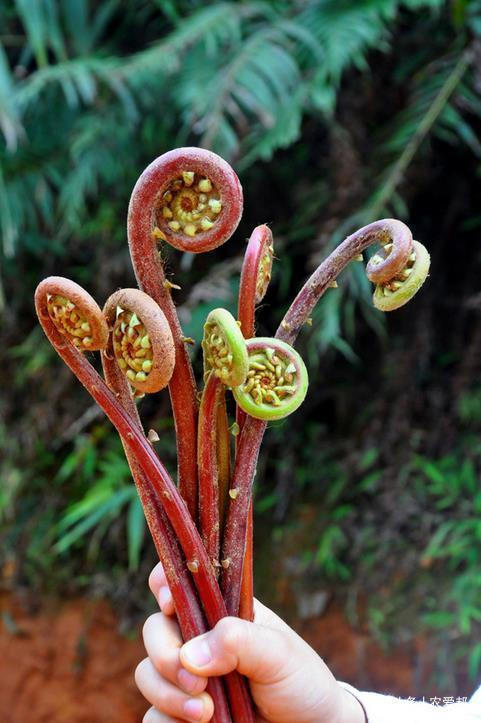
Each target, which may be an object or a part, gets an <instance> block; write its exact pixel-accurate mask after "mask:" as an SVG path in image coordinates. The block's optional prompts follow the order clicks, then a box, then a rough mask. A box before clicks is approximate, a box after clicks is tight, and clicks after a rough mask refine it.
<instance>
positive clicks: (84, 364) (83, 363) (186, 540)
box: [35, 284, 254, 723]
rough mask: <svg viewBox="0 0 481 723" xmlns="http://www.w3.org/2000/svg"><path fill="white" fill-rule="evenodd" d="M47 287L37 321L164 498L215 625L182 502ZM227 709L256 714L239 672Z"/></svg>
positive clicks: (207, 577) (215, 598)
mask: <svg viewBox="0 0 481 723" xmlns="http://www.w3.org/2000/svg"><path fill="white" fill-rule="evenodd" d="M47 293H48V288H45V287H43V285H42V284H40V285H39V286H38V287H37V291H36V293H35V303H36V308H37V315H38V317H39V320H40V323H41V325H42V327H43V329H44V331H45V333H46V335H47V337H48V339H49V341H50V342H51V344H52V345H53V346H54V348H55V350H56V351H57V353H58V354H59V355H60V356H61V357H62V359H63V360H64V362H65V363H66V364H67V366H68V367H69V368H70V369H71V370H72V372H73V373H74V374H75V376H76V377H77V378H78V379H79V381H80V382H81V383H82V384H83V385H84V387H85V388H86V389H87V391H88V392H89V393H90V395H91V396H92V397H93V398H94V399H95V401H96V402H97V404H98V405H99V406H100V407H101V408H102V409H103V411H104V412H105V414H106V415H107V417H108V418H109V419H110V421H111V422H112V424H113V425H114V426H115V428H116V429H117V431H118V432H119V434H120V436H121V438H122V440H123V441H124V442H125V444H126V445H127V447H128V449H129V450H130V452H131V454H132V456H133V457H134V458H135V459H136V461H137V463H138V464H139V467H140V468H141V470H142V473H143V474H144V475H145V476H146V477H147V478H148V479H149V480H151V483H152V485H153V487H154V489H155V491H156V493H157V495H158V496H159V497H160V499H161V500H162V504H163V507H164V510H165V512H166V515H167V517H168V518H169V521H170V523H171V524H172V527H173V529H174V532H175V534H176V535H177V538H178V540H179V542H180V545H181V547H182V550H183V552H184V555H185V556H186V559H187V560H188V565H190V569H192V570H194V569H195V570H196V572H195V574H193V580H194V582H195V585H196V587H197V590H198V593H199V597H200V599H201V602H202V605H203V608H204V612H205V615H206V618H207V622H208V624H209V626H210V627H213V626H214V625H215V624H216V623H217V622H218V621H219V620H220V619H221V618H223V617H225V616H226V614H227V610H226V606H225V603H224V600H223V598H222V595H221V593H220V590H219V586H218V584H217V581H216V579H215V575H214V572H213V569H212V566H211V564H210V562H209V559H208V557H207V553H206V551H205V549H204V546H203V545H202V541H201V539H200V537H199V533H198V532H197V528H196V527H195V524H194V522H193V520H192V518H191V516H190V515H189V513H188V510H187V507H186V504H185V502H184V500H183V499H182V497H181V496H180V494H179V492H178V490H177V488H176V486H175V485H174V483H173V482H172V480H171V479H170V477H169V474H168V472H167V470H166V469H165V467H164V466H163V465H162V463H161V462H160V460H159V459H158V458H157V456H156V455H155V453H154V451H153V450H152V448H151V446H150V444H149V443H148V442H147V440H146V439H145V437H144V435H143V434H142V432H141V431H140V430H139V429H138V428H137V427H136V425H132V420H131V418H130V415H129V414H128V413H127V412H126V411H125V409H124V408H123V407H122V405H121V404H120V403H119V402H118V400H117V397H116V396H115V395H114V394H113V393H112V392H111V390H110V389H109V388H108V387H107V385H106V384H105V381H104V380H103V379H102V377H101V376H100V375H99V374H98V373H97V371H96V370H95V369H94V368H93V367H92V365H91V364H90V363H89V362H88V361H87V359H86V358H85V357H84V356H83V355H82V354H81V353H80V352H79V351H77V350H76V349H75V348H74V347H73V346H72V345H71V344H70V343H68V342H66V341H65V339H64V338H63V337H62V335H61V334H60V333H59V332H58V331H57V329H56V328H55V325H54V324H53V322H52V321H51V319H50V318H49V316H48V313H47V310H46V304H45V297H46V294H47ZM226 685H227V687H228V691H229V700H230V704H231V712H232V716H233V718H234V720H239V721H246V723H251V722H252V723H254V714H253V708H252V703H251V699H250V694H249V691H248V688H247V685H246V683H245V681H244V679H243V678H242V677H241V676H240V675H238V674H237V673H232V674H230V675H229V676H226Z"/></svg>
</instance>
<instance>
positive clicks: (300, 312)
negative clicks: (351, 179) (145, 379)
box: [221, 219, 412, 615]
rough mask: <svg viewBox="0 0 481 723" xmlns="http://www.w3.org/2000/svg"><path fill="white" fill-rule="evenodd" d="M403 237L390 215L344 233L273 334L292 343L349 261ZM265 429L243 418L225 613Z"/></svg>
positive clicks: (235, 597)
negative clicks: (377, 246) (379, 243)
mask: <svg viewBox="0 0 481 723" xmlns="http://www.w3.org/2000/svg"><path fill="white" fill-rule="evenodd" d="M406 238H411V239H412V234H411V231H410V230H409V228H408V227H407V226H406V225H405V224H404V223H402V222H401V221H397V220H395V219H383V220H381V221H375V222H374V223H371V224H369V225H368V226H364V227H363V228H361V229H359V230H358V231H356V232H355V233H353V234H351V236H348V237H347V238H346V239H345V240H344V241H343V242H342V243H341V244H339V246H337V247H336V248H335V249H334V250H333V251H332V252H331V254H330V255H329V256H328V257H327V258H326V259H325V260H324V261H323V262H322V263H321V264H320V265H319V266H318V268H317V269H316V270H315V271H314V272H313V274H312V275H311V276H310V277H309V279H308V280H307V281H306V283H305V284H304V286H303V287H302V289H301V290H300V292H299V293H298V295H297V296H296V298H295V299H294V301H293V302H292V304H291V305H290V307H289V309H288V310H287V312H286V314H285V316H284V318H283V320H282V321H281V323H280V325H279V328H278V329H277V332H276V337H277V338H278V339H281V340H282V341H286V342H287V343H289V344H291V345H293V344H294V343H295V341H296V339H297V336H298V334H299V332H300V330H301V328H302V326H303V325H304V324H305V323H306V322H307V320H308V318H309V317H310V315H311V314H312V310H313V309H314V307H315V305H316V304H317V302H318V301H319V299H320V298H321V297H322V295H323V294H324V292H325V291H326V290H327V289H328V288H329V286H330V285H331V284H332V282H333V281H335V280H336V278H337V277H338V276H339V274H340V273H341V271H343V269H345V268H346V266H347V265H348V264H349V263H350V262H351V261H352V260H353V259H355V258H356V257H357V256H358V255H359V254H361V253H362V252H363V251H364V250H365V249H366V248H367V247H368V246H371V245H372V244H374V243H377V242H386V241H387V240H388V239H391V240H393V241H394V242H395V243H396V242H400V241H402V240H403V239H406ZM266 427H267V424H266V422H264V421H261V420H259V419H254V418H252V417H248V419H247V420H246V422H245V424H244V428H243V430H242V432H241V435H240V440H239V446H238V448H237V455H236V461H235V466H234V472H233V477H232V486H233V487H235V488H236V489H237V490H238V494H237V497H236V499H235V500H233V501H232V503H231V504H230V505H229V510H228V514H227V522H226V529H225V532H224V540H223V550H222V557H223V558H225V559H229V560H230V564H229V566H228V567H227V569H224V570H223V571H222V578H221V588H222V591H223V594H224V599H225V603H226V606H227V610H228V612H229V614H230V615H237V614H238V612H239V604H240V590H241V581H242V566H243V558H244V553H245V541H246V533H247V526H248V519H249V507H250V504H251V499H252V484H253V481H254V475H255V471H256V466H257V459H258V456H259V450H260V446H261V443H262V438H263V436H264V432H265V430H266Z"/></svg>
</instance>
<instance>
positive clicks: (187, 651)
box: [183, 638, 212, 668]
mask: <svg viewBox="0 0 481 723" xmlns="http://www.w3.org/2000/svg"><path fill="white" fill-rule="evenodd" d="M183 655H184V656H185V658H186V659H187V660H188V661H189V663H190V664H191V665H195V667H196V668H202V667H203V666H204V665H207V664H208V663H210V661H211V660H212V654H211V652H210V648H209V646H208V644H207V641H206V640H202V638H201V639H200V640H191V641H190V642H189V643H186V644H185V645H184V648H183Z"/></svg>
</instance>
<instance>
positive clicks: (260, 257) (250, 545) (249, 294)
mask: <svg viewBox="0 0 481 723" xmlns="http://www.w3.org/2000/svg"><path fill="white" fill-rule="evenodd" d="M273 260H274V239H273V237H272V231H271V230H270V228H269V227H268V226H266V224H262V225H261V226H257V227H256V228H255V229H254V231H253V232H252V234H251V236H250V238H249V241H248V244H247V249H246V252H245V254H244V261H243V264H242V271H241V277H240V284H239V300H238V307H237V317H238V319H239V321H240V326H241V330H242V333H243V335H244V337H245V338H246V339H250V338H252V337H253V336H255V310H256V306H257V305H258V304H260V303H261V301H262V299H263V298H264V296H265V295H266V292H267V288H268V286H269V281H270V279H271V274H272V263H273ZM245 419H246V413H245V412H244V410H243V409H241V408H240V407H239V406H238V405H237V406H236V422H237V433H238V435H239V433H240V432H241V431H242V428H243V426H244V422H245ZM238 439H239V436H237V437H236V447H237V440H238ZM239 616H240V617H241V618H243V619H244V620H253V619H254V513H253V503H252V500H251V504H250V509H249V519H248V523H247V533H246V547H245V555H244V564H243V571H242V586H241V599H240V606H239Z"/></svg>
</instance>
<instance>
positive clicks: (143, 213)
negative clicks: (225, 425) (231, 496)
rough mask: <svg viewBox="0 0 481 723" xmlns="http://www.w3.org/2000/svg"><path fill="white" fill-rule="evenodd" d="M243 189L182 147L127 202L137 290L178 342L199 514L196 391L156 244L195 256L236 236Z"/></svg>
mask: <svg viewBox="0 0 481 723" xmlns="http://www.w3.org/2000/svg"><path fill="white" fill-rule="evenodd" d="M242 206H243V198H242V188H241V185H240V183H239V179H238V178H237V176H236V174H235V173H234V171H233V170H232V168H231V167H230V166H229V164H228V163H226V162H225V161H224V160H223V159H222V158H220V157H219V156H217V155H216V154H215V153H212V152H211V151H206V150H203V149H201V148H179V149H176V150H173V151H169V152H168V153H164V154H163V155H162V156H160V157H159V158H157V159H156V160H155V161H153V162H152V163H151V164H150V165H149V166H148V167H147V168H146V169H145V171H144V172H143V173H142V174H141V176H140V178H139V179H138V181H137V183H136V184H135V187H134V190H133V192H132V196H131V199H130V204H129V212H128V221H127V231H128V238H129V247H130V255H131V258H132V264H133V267H134V271H135V275H136V277H137V281H138V284H139V287H140V288H141V289H142V290H143V291H145V292H146V293H147V294H148V295H149V296H151V297H152V298H153V299H154V301H156V302H157V304H158V305H159V306H160V308H161V309H162V311H163V312H164V314H165V316H166V317H167V320H168V322H169V325H170V328H171V331H172V335H173V338H174V343H175V369H174V373H173V376H172V380H171V383H170V385H169V392H170V397H171V401H172V411H173V415H174V422H175V428H176V439H177V464H178V477H179V489H180V492H181V494H182V496H183V497H184V499H185V501H186V503H187V507H188V508H189V511H190V513H191V515H192V518H193V519H194V520H195V519H196V515H197V412H198V409H197V391H196V385H195V379H194V375H193V372H192V366H191V363H190V359H189V355H188V352H187V349H186V345H185V337H184V335H183V333H182V329H181V326H180V322H179V319H178V316H177V312H176V310H175V306H174V303H173V300H172V296H171V294H172V289H173V288H174V285H173V284H172V283H170V282H169V281H168V280H167V279H166V277H165V274H164V270H163V265H162V260H161V257H160V254H159V252H158V250H157V243H158V242H161V241H165V242H167V243H169V244H171V245H172V246H174V247H175V248H177V249H181V250H182V251H189V252H191V253H201V252H203V251H210V250H212V249H214V248H216V247H217V246H219V245H220V244H222V243H224V242H225V241H226V240H227V239H228V238H229V237H230V236H231V235H232V234H233V233H234V231H235V229H236V228H237V225H238V223H239V220H240V217H241V214H242Z"/></svg>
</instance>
